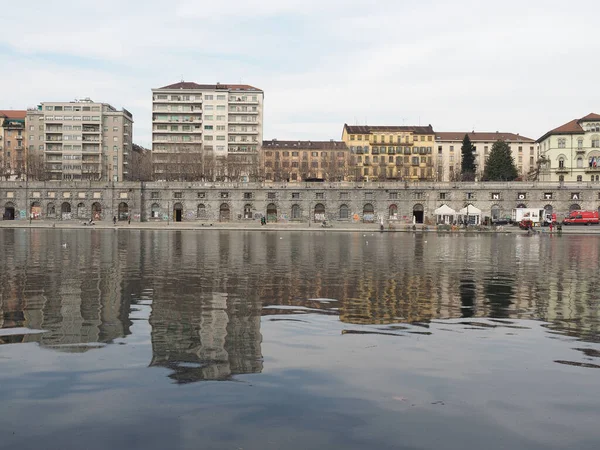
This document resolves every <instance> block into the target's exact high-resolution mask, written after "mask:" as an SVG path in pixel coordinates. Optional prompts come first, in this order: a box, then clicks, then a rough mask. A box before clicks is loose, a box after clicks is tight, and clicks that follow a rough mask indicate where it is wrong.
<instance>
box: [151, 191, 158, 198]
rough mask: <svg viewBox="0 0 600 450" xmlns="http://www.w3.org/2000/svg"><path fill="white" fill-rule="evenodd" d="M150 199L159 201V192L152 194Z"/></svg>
mask: <svg viewBox="0 0 600 450" xmlns="http://www.w3.org/2000/svg"><path fill="white" fill-rule="evenodd" d="M150 198H152V199H157V198H158V192H152V193H151V194H150Z"/></svg>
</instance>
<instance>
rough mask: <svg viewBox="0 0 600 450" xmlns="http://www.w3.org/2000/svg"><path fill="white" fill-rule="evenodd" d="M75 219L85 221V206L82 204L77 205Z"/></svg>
mask: <svg viewBox="0 0 600 450" xmlns="http://www.w3.org/2000/svg"><path fill="white" fill-rule="evenodd" d="M77 218H78V219H86V215H85V205H84V204H83V203H78V204H77Z"/></svg>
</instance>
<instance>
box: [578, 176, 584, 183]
mask: <svg viewBox="0 0 600 450" xmlns="http://www.w3.org/2000/svg"><path fill="white" fill-rule="evenodd" d="M582 181H583V176H582V175H577V182H578V183H581V182H582Z"/></svg>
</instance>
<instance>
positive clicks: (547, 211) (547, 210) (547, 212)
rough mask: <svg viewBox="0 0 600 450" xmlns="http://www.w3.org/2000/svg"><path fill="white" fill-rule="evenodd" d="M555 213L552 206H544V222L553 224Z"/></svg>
mask: <svg viewBox="0 0 600 450" xmlns="http://www.w3.org/2000/svg"><path fill="white" fill-rule="evenodd" d="M553 212H554V208H553V207H552V205H546V206H544V220H545V221H546V222H552V213H553Z"/></svg>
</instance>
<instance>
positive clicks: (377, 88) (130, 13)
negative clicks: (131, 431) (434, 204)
mask: <svg viewBox="0 0 600 450" xmlns="http://www.w3.org/2000/svg"><path fill="white" fill-rule="evenodd" d="M599 13H600V5H598V4H597V3H596V2H592V1H587V0H584V1H582V2H580V3H578V4H577V6H573V5H567V4H564V3H561V2H557V1H547V2H541V1H532V2H527V3H523V2H517V1H515V0H508V1H506V2H504V3H503V4H502V5H496V4H494V5H491V4H489V3H486V2H473V1H467V0H459V1H457V2H452V3H448V2H441V1H433V0H426V1H422V2H417V3H415V2H407V1H391V0H389V1H388V0H383V1H376V2H365V1H358V0H350V1H342V0H330V1H326V0H321V1H316V0H303V1H300V0H290V1H286V2H278V1H274V0H265V1H238V0H228V1H225V2H212V3H211V2H209V3H206V2H196V1H192V0H179V1H174V2H171V3H170V4H169V5H168V6H166V5H165V4H164V2H162V1H158V0H149V1H145V2H142V1H141V0H132V1H129V2H119V1H116V0H108V1H105V2H102V3H76V4H73V3H72V2H70V1H60V0H59V1H55V2H52V3H49V2H43V1H40V0H32V1H30V2H26V3H15V4H14V5H11V8H10V9H5V10H4V11H3V15H2V17H0V59H1V60H2V61H3V62H4V64H3V67H2V70H1V71H0V83H2V85H3V86H11V89H10V90H5V91H4V92H3V95H2V99H1V102H2V105H1V106H2V107H25V106H28V105H32V104H36V103H38V102H41V101H47V100H63V99H64V100H70V99H72V98H75V97H77V96H89V97H92V98H94V99H95V100H97V101H105V102H111V103H114V104H115V106H117V105H118V106H124V107H126V108H127V109H129V110H130V111H132V112H133V114H134V117H135V120H136V125H135V140H136V141H138V142H140V143H142V144H144V145H150V142H151V134H150V130H151V124H150V118H151V92H150V90H151V89H152V88H155V87H160V86H164V85H167V84H171V83H173V82H176V81H179V80H180V79H182V78H183V79H185V80H193V81H197V82H200V83H215V82H217V81H219V82H222V83H228V82H240V81H241V82H243V83H248V84H252V85H255V86H257V87H260V88H262V89H263V90H264V91H265V97H266V100H265V125H264V126H265V130H264V136H265V138H270V137H277V138H279V139H285V138H290V139H295V138H310V137H311V136H312V138H313V139H315V140H316V139H329V138H335V139H338V138H339V136H340V134H341V128H342V125H343V124H344V123H345V122H347V123H356V122H359V123H364V122H365V121H368V122H370V123H373V124H374V123H385V124H402V123H404V124H411V123H412V124H418V123H419V122H420V123H422V124H428V123H431V124H432V125H433V126H434V128H435V129H438V130H466V129H471V128H473V127H475V128H476V129H479V130H482V131H483V130H504V131H512V132H518V133H521V134H523V135H530V136H532V137H538V136H540V135H541V134H543V133H544V132H545V131H547V130H548V129H550V128H554V127H555V126H558V125H560V124H562V123H564V122H566V121H568V120H571V119H572V118H575V117H580V116H583V115H585V114H587V113H589V112H590V111H592V110H594V108H596V109H597V108H598V106H597V105H598V104H600V102H599V100H600V94H598V93H597V92H596V90H595V89H593V88H592V86H594V85H595V84H596V80H595V74H596V73H597V72H598V69H600V61H599V60H598V58H596V57H594V55H595V54H597V53H598V45H597V44H596V43H595V42H596V39H595V33H594V30H595V24H594V20H595V17H597V16H598V14H599ZM24 18H27V27H26V28H23V19H24ZM284 133H285V134H288V135H284ZM275 135H276V136H275Z"/></svg>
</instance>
